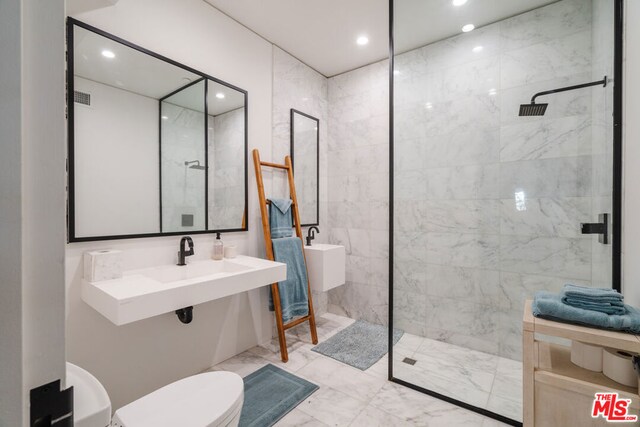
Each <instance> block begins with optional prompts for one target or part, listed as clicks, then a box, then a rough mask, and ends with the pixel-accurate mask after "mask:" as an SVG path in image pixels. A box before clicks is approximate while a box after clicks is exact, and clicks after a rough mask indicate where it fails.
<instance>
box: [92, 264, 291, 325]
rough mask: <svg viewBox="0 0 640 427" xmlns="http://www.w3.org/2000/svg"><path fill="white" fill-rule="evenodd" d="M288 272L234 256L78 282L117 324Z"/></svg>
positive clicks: (244, 288) (252, 286)
mask: <svg viewBox="0 0 640 427" xmlns="http://www.w3.org/2000/svg"><path fill="white" fill-rule="evenodd" d="M286 277H287V266H286V264H283V263H279V262H273V261H268V260H264V259H260V258H254V257H248V256H238V257H237V258H233V259H223V260H220V261H213V260H205V261H193V262H191V263H189V264H187V265H186V266H177V265H163V266H158V267H152V268H146V269H142V270H131V271H125V272H124V275H123V277H122V278H120V279H113V280H104V281H100V282H87V281H84V280H83V283H82V299H83V300H84V302H86V303H87V304H89V305H90V306H91V307H93V308H94V309H95V310H97V311H98V312H99V313H100V314H102V315H103V316H104V317H106V318H107V319H109V320H110V321H111V322H113V323H115V324H116V325H125V324H127V323H131V322H135V321H136V320H141V319H146V318H149V317H153V316H157V315H160V314H164V313H170V312H173V311H175V310H178V309H181V308H185V307H189V306H193V305H196V304H202V303H205V302H207V301H212V300H215V299H219V298H224V297H228V296H230V295H235V294H238V293H241V292H245V291H250V290H252V289H256V288H259V287H262V286H266V285H270V284H271V283H275V282H280V281H282V280H285V279H286Z"/></svg>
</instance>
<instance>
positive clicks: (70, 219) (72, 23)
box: [66, 17, 249, 243]
mask: <svg viewBox="0 0 640 427" xmlns="http://www.w3.org/2000/svg"><path fill="white" fill-rule="evenodd" d="M76 26H77V27H80V28H83V29H85V30H88V31H91V32H93V33H95V34H98V35H100V36H103V37H106V38H108V39H110V40H113V41H115V42H117V43H120V44H122V45H124V46H127V47H129V48H132V49H135V50H137V51H139V52H142V53H144V54H146V55H149V56H152V57H154V58H156V59H159V60H161V61H164V62H167V63H169V64H171V65H173V66H175V67H179V68H182V69H184V70H186V71H189V72H190V73H193V74H196V75H198V76H200V77H201V78H203V79H205V81H206V80H211V81H214V82H216V83H219V84H221V85H224V86H227V87H229V88H231V89H233V90H236V91H238V92H240V93H242V94H244V215H243V218H242V227H240V228H231V229H219V230H194V231H188V232H185V231H176V232H173V231H172V232H162V231H160V232H158V233H143V234H121V235H109V236H89V237H78V236H76V230H75V193H74V191H75V185H74V180H75V171H74V143H75V139H74V49H73V48H74V44H73V41H74V28H75V27H76ZM66 80H67V94H66V100H67V242H68V243H74V242H93V241H102V240H120V239H139V238H144V237H164V236H181V235H184V234H185V233H186V234H214V233H230V232H238V231H248V230H249V216H248V212H249V174H248V165H249V157H248V151H249V94H248V92H247V91H246V90H244V89H241V88H239V87H237V86H234V85H232V84H230V83H227V82H225V81H223V80H220V79H217V78H215V77H213V76H210V75H208V74H205V73H203V72H201V71H198V70H195V69H193V68H191V67H188V66H186V65H184V64H181V63H179V62H176V61H174V60H172V59H169V58H167V57H165V56H162V55H160V54H158V53H155V52H153V51H151V50H148V49H145V48H143V47H141V46H138V45H136V44H134V43H131V42H129V41H127V40H124V39H122V38H120V37H117V36H115V35H113V34H110V33H108V32H106V31H103V30H100V29H99V28H96V27H93V26H91V25H89V24H86V23H84V22H81V21H78V20H77V19H73V18H71V17H67V75H66ZM205 122H206V121H205ZM158 144H159V142H158ZM207 148H208V147H206V146H205V149H207ZM205 172H206V173H207V176H208V173H209V171H208V168H207V170H206V171H205ZM205 182H208V179H207V180H206V181H205ZM205 197H208V194H206V195H205ZM160 209H161V207H160ZM205 212H208V206H206V205H205ZM205 217H206V218H208V213H206V214H205ZM160 222H162V219H161V220H160Z"/></svg>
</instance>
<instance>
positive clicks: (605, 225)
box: [580, 213, 609, 245]
mask: <svg viewBox="0 0 640 427" xmlns="http://www.w3.org/2000/svg"><path fill="white" fill-rule="evenodd" d="M598 221H600V222H583V223H581V224H580V231H581V232H582V234H599V236H598V242H600V243H602V244H605V245H607V244H609V214H606V213H602V214H599V215H598Z"/></svg>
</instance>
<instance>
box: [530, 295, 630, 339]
mask: <svg viewBox="0 0 640 427" xmlns="http://www.w3.org/2000/svg"><path fill="white" fill-rule="evenodd" d="M531 308H532V311H533V315H534V316H536V317H541V318H545V319H550V320H557V321H560V322H569V323H576V324H580V325H587V326H593V327H596V328H602V329H612V330H616V331H622V332H630V333H634V334H638V333H640V310H638V309H636V308H634V307H631V306H629V305H627V304H625V303H624V297H623V296H622V295H621V294H620V293H619V292H617V291H615V290H613V289H606V288H587V287H584V286H577V285H570V284H567V285H564V288H563V289H562V291H561V292H560V294H554V293H552V292H546V291H539V292H537V293H536V295H535V298H534V300H533V304H532V306H531Z"/></svg>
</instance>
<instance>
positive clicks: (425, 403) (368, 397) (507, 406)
mask: <svg viewBox="0 0 640 427" xmlns="http://www.w3.org/2000/svg"><path fill="white" fill-rule="evenodd" d="M353 322H354V320H353V319H349V318H347V317H343V316H338V315H335V314H330V313H327V314H323V315H322V316H318V318H317V323H318V335H319V337H320V341H321V342H322V341H324V340H326V339H327V337H330V336H332V335H334V334H335V333H337V332H339V331H340V330H342V329H344V328H345V327H347V326H349V325H350V324H352V323H353ZM289 332H290V333H288V334H287V339H288V344H289V362H288V363H282V361H281V360H280V352H279V346H278V341H277V339H274V340H272V341H271V342H269V343H267V344H265V345H263V346H256V347H253V348H251V349H249V350H247V351H245V352H243V353H241V354H239V355H237V356H234V357H232V358H230V359H228V360H225V361H224V362H222V363H219V364H218V365H216V366H214V367H212V368H211V369H210V370H227V371H231V372H236V373H238V374H239V375H241V376H243V377H244V376H246V375H248V374H250V373H252V372H254V371H256V370H257V369H260V368H261V367H263V366H264V365H266V364H268V363H272V364H274V365H276V366H279V367H281V368H283V369H286V370H288V371H290V372H294V373H295V375H298V376H300V377H301V378H304V379H306V380H308V381H310V382H313V383H315V384H317V385H318V386H320V389H319V390H317V391H316V392H315V393H314V394H312V395H311V396H309V398H307V399H306V400H305V401H303V402H302V403H300V405H298V406H297V407H296V408H295V409H293V410H292V411H291V412H290V413H289V414H287V415H286V416H285V417H284V418H282V419H281V420H280V421H279V422H278V423H277V424H276V426H278V427H288V426H308V427H326V426H356V427H359V426H429V427H432V426H447V427H449V426H454V427H455V426H481V427H497V426H502V424H501V423H499V422H497V421H495V420H492V419H489V418H486V417H483V416H481V415H478V414H476V413H474V412H470V411H467V410H465V409H462V408H460V407H458V406H455V405H452V404H450V403H447V402H445V401H442V400H439V399H436V398H434V397H431V396H428V395H425V394H423V393H420V392H417V391H415V390H412V389H410V388H407V387H404V386H401V385H399V384H395V383H392V382H389V381H387V375H388V372H387V369H388V357H387V356H386V355H385V356H384V357H382V358H381V359H380V360H379V361H378V362H377V363H375V364H374V365H373V366H372V367H371V368H369V369H368V370H366V371H360V370H359V369H355V368H352V367H351V366H348V365H345V364H342V363H340V362H338V361H336V360H333V359H331V358H328V357H326V356H323V355H321V354H319V353H315V352H313V351H312V350H311V349H312V348H313V344H311V343H310V336H309V335H308V329H306V330H305V329H304V328H295V329H294V330H292V331H289ZM476 353H477V354H476ZM405 357H413V358H417V359H418V363H417V364H416V365H414V366H411V365H408V364H406V363H403V362H402V360H403V359H404V358H405ZM429 358H431V359H429ZM394 359H395V363H394V375H395V377H396V378H400V379H405V380H406V381H410V382H412V383H414V384H417V385H420V386H423V387H425V388H430V389H432V390H434V391H438V392H441V393H443V394H446V395H449V396H451V397H454V398H457V399H460V400H465V401H467V402H469V403H473V404H477V405H478V406H482V407H486V408H487V409H490V410H493V411H496V412H498V413H500V414H503V415H506V416H508V417H512V418H515V419H519V418H520V417H521V413H522V404H521V398H519V394H518V393H519V391H520V389H521V386H520V384H521V377H522V374H521V364H520V362H517V361H513V360H509V359H504V358H499V357H497V356H492V355H487V354H484V353H481V352H471V351H469V350H466V349H465V348H462V347H459V346H455V345H452V344H448V343H443V342H440V341H435V340H431V339H427V338H422V337H419V336H416V335H412V334H408V333H405V334H404V335H403V336H402V338H401V339H400V341H399V342H398V343H397V344H396V346H395V347H394ZM445 365H446V366H445ZM469 366H472V367H473V368H470V367H469ZM483 369H484V370H485V372H482V370H483ZM494 377H495V378H494ZM485 389H487V391H485ZM489 390H490V392H489ZM513 396H518V397H517V398H516V399H514V398H513Z"/></svg>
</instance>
